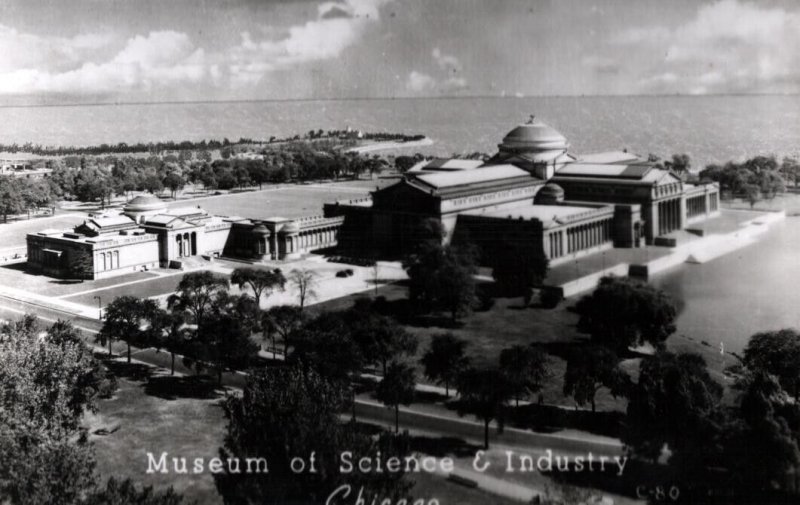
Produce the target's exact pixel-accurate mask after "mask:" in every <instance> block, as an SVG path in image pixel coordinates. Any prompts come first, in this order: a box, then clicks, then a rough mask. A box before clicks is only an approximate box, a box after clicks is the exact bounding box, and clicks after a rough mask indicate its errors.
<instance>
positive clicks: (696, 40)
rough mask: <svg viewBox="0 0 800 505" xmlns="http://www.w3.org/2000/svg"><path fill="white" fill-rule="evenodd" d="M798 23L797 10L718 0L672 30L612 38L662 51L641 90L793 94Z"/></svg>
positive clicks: (799, 84)
mask: <svg viewBox="0 0 800 505" xmlns="http://www.w3.org/2000/svg"><path fill="white" fill-rule="evenodd" d="M798 26H800V10H785V9H782V8H778V7H769V6H765V5H759V4H755V3H749V2H740V1H738V0H722V1H719V2H715V3H713V4H709V5H705V6H703V7H700V8H699V9H698V11H697V13H696V15H695V17H694V18H693V19H691V20H690V21H689V22H687V23H685V24H683V25H682V26H679V27H677V28H674V29H672V30H667V29H666V28H664V27H653V28H651V29H647V28H637V29H635V30H629V31H628V32H624V33H622V34H620V36H618V37H617V40H616V42H618V43H622V44H645V45H650V46H653V47H656V48H658V50H659V52H660V54H662V55H663V62H662V63H661V64H660V65H659V68H658V69H656V70H655V74H657V75H646V76H642V78H641V80H640V85H641V86H642V88H643V90H644V91H655V92H661V91H666V92H674V91H687V92H692V93H711V92H790V93H791V92H800V30H798V29H797V27H798ZM658 74H662V75H669V74H672V75H675V76H676V79H675V80H674V81H671V80H664V79H659V78H658ZM676 82H677V85H678V86H679V88H677V89H676V87H675V86H676V84H675V83H676Z"/></svg>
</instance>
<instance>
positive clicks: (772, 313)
mask: <svg viewBox="0 0 800 505" xmlns="http://www.w3.org/2000/svg"><path fill="white" fill-rule="evenodd" d="M798 251H800V217H788V218H787V219H786V221H783V222H780V223H777V224H773V225H772V228H771V229H770V230H769V232H767V234H766V235H765V236H764V237H763V238H762V240H760V241H759V242H757V243H755V244H753V245H750V246H747V247H745V248H743V249H740V250H738V251H735V252H733V253H730V254H728V255H725V256H722V257H720V258H717V259H715V260H713V261H710V262H708V263H704V264H701V265H691V264H685V265H681V266H679V267H677V268H675V269H673V270H671V271H668V272H665V273H663V274H661V275H658V276H656V277H655V279H653V284H655V285H656V286H658V287H660V288H662V289H664V290H665V291H667V292H668V293H670V294H671V295H672V296H673V298H674V299H675V300H676V301H677V302H678V304H679V315H678V320H677V327H678V333H679V334H681V333H682V334H685V335H687V336H690V337H693V338H695V339H696V340H698V341H700V340H705V341H706V342H708V343H709V344H710V345H711V346H713V347H714V348H718V347H719V343H720V342H725V349H726V350H730V351H736V352H738V351H740V350H741V349H742V348H743V347H744V345H745V344H746V343H747V340H748V339H749V337H750V336H752V335H753V334H754V333H757V332H760V331H769V330H778V329H781V328H788V327H793V328H800V261H799V260H800V257H799V256H798Z"/></svg>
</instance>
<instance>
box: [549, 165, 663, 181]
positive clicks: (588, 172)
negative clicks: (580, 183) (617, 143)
mask: <svg viewBox="0 0 800 505" xmlns="http://www.w3.org/2000/svg"><path fill="white" fill-rule="evenodd" d="M651 170H653V167H651V166H649V165H624V164H608V165H604V164H602V163H570V164H568V165H565V166H564V167H562V168H561V169H560V170H558V171H557V172H556V176H579V177H580V176H583V177H609V178H619V179H641V178H642V177H644V176H645V175H646V174H647V173H648V172H649V171H651Z"/></svg>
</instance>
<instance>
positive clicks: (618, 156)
mask: <svg viewBox="0 0 800 505" xmlns="http://www.w3.org/2000/svg"><path fill="white" fill-rule="evenodd" d="M640 159H641V158H640V157H639V156H638V155H636V154H633V153H629V152H625V151H605V152H602V153H590V154H582V155H580V156H578V163H600V164H609V163H622V162H625V161H636V160H640Z"/></svg>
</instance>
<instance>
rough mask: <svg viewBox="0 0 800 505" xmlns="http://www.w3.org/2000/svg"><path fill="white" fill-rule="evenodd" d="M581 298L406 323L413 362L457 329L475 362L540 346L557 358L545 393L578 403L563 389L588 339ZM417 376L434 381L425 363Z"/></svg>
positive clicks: (392, 298)
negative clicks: (572, 359) (455, 320)
mask: <svg viewBox="0 0 800 505" xmlns="http://www.w3.org/2000/svg"><path fill="white" fill-rule="evenodd" d="M406 293H407V289H406V288H405V286H403V285H401V284H389V285H386V286H382V287H380V288H379V290H378V294H379V296H384V297H385V298H386V299H387V300H388V301H389V302H394V303H398V302H402V300H404V299H405V298H406V296H407V294H406ZM363 296H373V294H372V292H369V293H362V294H355V295H352V296H348V297H343V298H339V299H336V300H331V301H328V302H323V303H320V304H317V305H314V306H313V307H310V308H309V310H310V311H314V312H319V311H325V310H343V309H346V308H349V307H350V306H351V305H352V304H353V301H354V300H355V299H357V298H360V297H363ZM575 301H576V299H569V300H566V301H565V302H563V303H561V304H560V305H559V306H558V307H556V308H555V309H544V308H541V307H537V306H531V307H524V308H523V307H522V301H521V298H497V299H496V301H495V304H494V306H493V307H492V308H491V309H490V310H488V311H476V312H473V313H472V314H470V315H469V316H467V317H465V318H463V319H462V320H461V321H460V324H458V325H456V326H453V325H451V324H450V321H449V320H448V318H446V317H444V318H428V319H422V320H413V321H406V322H405V327H406V329H407V330H408V331H409V332H411V333H413V334H414V335H416V336H417V338H418V339H419V346H418V348H417V354H416V356H414V357H413V358H412V359H411V361H412V362H413V363H418V362H419V358H421V357H422V355H423V354H424V353H425V351H426V350H427V349H428V347H429V345H430V341H431V339H432V337H433V336H434V335H436V334H440V333H445V332H450V333H453V334H454V335H456V336H457V337H459V338H462V339H464V340H466V341H467V342H468V347H467V355H468V356H469V357H470V359H471V361H472V364H474V365H476V366H479V367H480V366H492V365H496V364H497V361H498V359H499V356H500V351H502V350H503V349H505V348H507V347H511V346H514V345H530V344H538V345H541V346H542V347H543V348H544V350H545V351H547V352H549V353H550V355H551V358H552V366H551V372H552V377H551V379H550V380H549V381H548V382H547V383H546V384H545V388H544V390H543V391H542V396H543V400H544V402H545V403H547V404H553V405H561V406H564V407H570V408H571V407H574V403H573V402H572V399H571V398H565V397H564V395H563V393H562V389H563V377H564V371H565V369H566V361H565V360H564V359H563V357H562V356H563V355H564V351H565V349H566V348H567V347H568V346H570V345H571V344H578V345H580V344H581V343H582V342H585V341H586V339H587V336H586V335H583V334H581V333H579V332H578V331H577V330H576V328H575V325H576V324H577V322H578V316H577V315H576V314H575V313H573V312H571V311H570V310H569V308H570V307H571V306H572V305H573V304H574V303H575ZM390 305H391V303H390ZM417 380H418V381H420V382H423V383H425V382H429V381H428V379H426V377H425V376H424V375H423V373H422V369H421V367H418V373H417ZM596 400H597V408H598V410H624V409H625V405H626V404H625V401H624V400H623V399H614V398H613V397H612V396H611V395H610V394H608V393H607V392H606V391H605V390H601V391H600V392H599V393H598V395H597V398H596Z"/></svg>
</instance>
